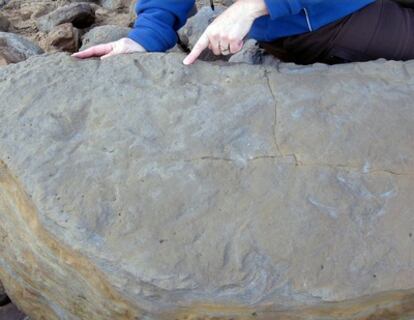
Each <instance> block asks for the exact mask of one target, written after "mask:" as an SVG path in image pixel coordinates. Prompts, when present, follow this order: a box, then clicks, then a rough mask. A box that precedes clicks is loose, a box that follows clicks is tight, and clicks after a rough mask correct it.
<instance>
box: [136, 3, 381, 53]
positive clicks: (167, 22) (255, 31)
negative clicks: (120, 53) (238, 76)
mask: <svg viewBox="0 0 414 320" xmlns="http://www.w3.org/2000/svg"><path fill="white" fill-rule="evenodd" d="M265 2H266V5H267V8H268V11H269V15H267V16H263V17H260V18H258V19H256V20H255V22H254V24H253V27H252V29H251V30H250V33H249V36H250V37H251V38H254V39H256V40H259V41H273V40H276V39H278V38H281V37H286V36H291V35H296V34H301V33H305V32H309V31H314V30H317V29H318V28H320V27H322V26H324V25H327V24H329V23H331V22H334V21H335V20H338V19H340V18H343V17H345V16H347V15H349V14H351V13H353V12H355V11H357V10H359V9H361V8H363V7H365V6H366V5H368V4H370V3H372V2H375V0H265ZM194 3H195V0H138V2H137V4H136V8H135V9H136V13H137V16H138V18H137V20H136V21H135V23H134V27H133V29H132V30H131V32H130V33H129V35H128V37H129V38H130V39H132V40H135V41H136V42H138V43H139V44H140V45H142V46H143V47H144V48H145V49H146V50H147V51H149V52H154V51H160V52H164V51H166V50H168V49H170V48H172V47H173V46H174V45H175V44H176V43H177V40H178V37H177V30H178V29H180V28H181V27H182V26H183V25H184V24H185V23H186V20H187V16H188V14H189V12H190V10H191V9H192V7H193V6H194Z"/></svg>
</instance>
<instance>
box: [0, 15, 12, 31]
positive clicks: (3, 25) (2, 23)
mask: <svg viewBox="0 0 414 320" xmlns="http://www.w3.org/2000/svg"><path fill="white" fill-rule="evenodd" d="M9 26H10V21H9V20H8V19H7V18H6V17H5V16H4V15H2V14H1V13H0V31H9Z"/></svg>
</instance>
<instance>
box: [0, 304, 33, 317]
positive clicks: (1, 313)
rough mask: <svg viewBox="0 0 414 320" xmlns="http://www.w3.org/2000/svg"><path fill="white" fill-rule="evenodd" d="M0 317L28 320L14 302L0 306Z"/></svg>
mask: <svg viewBox="0 0 414 320" xmlns="http://www.w3.org/2000/svg"><path fill="white" fill-rule="evenodd" d="M0 319H1V320H29V318H28V317H26V315H25V314H24V313H23V312H21V311H20V310H19V309H18V308H17V307H16V306H15V305H14V304H11V303H10V304H8V305H6V306H4V307H0Z"/></svg>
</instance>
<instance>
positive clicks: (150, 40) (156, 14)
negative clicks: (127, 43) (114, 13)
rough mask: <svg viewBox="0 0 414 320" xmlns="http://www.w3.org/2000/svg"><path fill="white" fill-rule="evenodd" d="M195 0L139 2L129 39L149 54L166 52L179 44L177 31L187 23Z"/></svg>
mask: <svg viewBox="0 0 414 320" xmlns="http://www.w3.org/2000/svg"><path fill="white" fill-rule="evenodd" d="M194 3H195V0H138V2H137V4H136V6H135V11H136V14H137V19H136V20H135V22H134V26H133V29H132V30H131V31H130V32H129V34H128V38H130V39H132V40H134V41H136V42H138V43H139V44H140V45H141V46H143V47H144V48H145V49H146V50H147V51H148V52H164V51H166V50H168V49H170V48H172V47H174V45H175V44H176V43H177V40H178V37H177V31H178V29H180V28H181V27H182V26H183V25H184V24H185V23H186V21H187V16H188V14H189V12H190V11H191V9H192V7H193V6H194Z"/></svg>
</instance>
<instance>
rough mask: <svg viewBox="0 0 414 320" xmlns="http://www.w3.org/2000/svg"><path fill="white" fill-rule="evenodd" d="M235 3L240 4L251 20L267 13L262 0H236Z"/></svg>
mask: <svg viewBox="0 0 414 320" xmlns="http://www.w3.org/2000/svg"><path fill="white" fill-rule="evenodd" d="M236 3H237V4H238V5H241V6H242V7H243V11H245V12H246V13H248V15H249V17H251V18H252V19H253V20H255V19H257V18H259V17H261V16H266V15H268V14H269V11H268V9H267V5H266V3H265V1H264V0H238V1H237V2H236Z"/></svg>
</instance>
